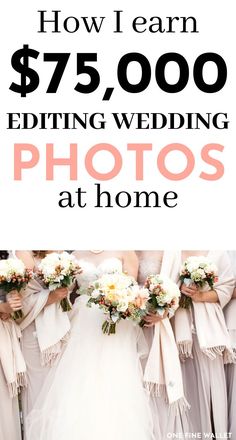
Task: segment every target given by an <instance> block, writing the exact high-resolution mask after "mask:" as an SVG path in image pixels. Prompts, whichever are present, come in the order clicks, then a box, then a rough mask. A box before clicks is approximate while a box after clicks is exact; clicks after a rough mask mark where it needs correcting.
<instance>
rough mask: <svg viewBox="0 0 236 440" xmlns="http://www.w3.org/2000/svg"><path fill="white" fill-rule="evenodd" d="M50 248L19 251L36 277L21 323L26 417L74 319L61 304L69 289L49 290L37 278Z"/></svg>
mask: <svg viewBox="0 0 236 440" xmlns="http://www.w3.org/2000/svg"><path fill="white" fill-rule="evenodd" d="M49 252H50V251H16V256H17V257H18V258H20V259H21V260H22V261H23V263H24V264H25V266H26V267H27V268H28V269H31V270H33V271H34V272H35V277H34V279H33V280H31V281H30V283H29V284H28V286H27V288H26V290H25V293H24V297H23V304H22V305H23V309H22V310H23V313H24V318H23V320H22V321H21V322H20V328H21V331H22V351H23V355H24V358H25V362H26V365H27V376H28V386H27V389H26V390H24V391H23V393H22V407H23V416H24V419H25V418H26V416H27V414H28V413H29V412H30V411H31V409H32V408H33V406H34V403H35V401H36V398H37V396H38V394H39V392H40V390H41V388H42V386H43V383H44V380H45V378H46V376H47V374H48V372H49V371H50V368H51V366H52V365H53V364H54V363H55V362H56V360H57V358H58V357H59V355H60V353H61V351H62V349H63V346H64V344H65V343H66V342H67V340H68V336H69V331H70V322H69V318H68V316H67V313H64V312H63V311H62V309H61V307H58V303H59V302H60V301H61V300H62V299H63V298H65V297H67V295H68V290H67V289H66V288H59V289H56V290H54V291H53V292H51V293H50V292H49V290H48V289H46V288H45V286H44V285H43V283H42V282H41V281H40V280H39V278H38V277H37V270H38V265H39V263H40V261H41V259H42V258H44V257H45V256H46V255H47V254H48V253H49Z"/></svg>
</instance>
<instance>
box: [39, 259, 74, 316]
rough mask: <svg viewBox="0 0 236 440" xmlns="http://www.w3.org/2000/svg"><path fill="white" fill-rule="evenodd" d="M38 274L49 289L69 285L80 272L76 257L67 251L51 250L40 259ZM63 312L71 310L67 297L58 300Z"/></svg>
mask: <svg viewBox="0 0 236 440" xmlns="http://www.w3.org/2000/svg"><path fill="white" fill-rule="evenodd" d="M38 269H39V270H38V276H39V278H40V279H41V280H42V281H43V282H44V284H45V285H46V286H47V287H48V288H49V290H50V291H53V290H56V289H58V288H60V287H69V286H70V285H71V284H72V282H73V281H74V279H75V276H76V275H77V274H79V273H81V268H80V267H79V266H78V264H77V262H76V259H75V257H74V256H73V255H70V254H68V252H62V253H60V254H59V253H56V252H52V253H51V254H48V255H47V256H46V257H45V258H43V259H42V261H41V263H40V264H39V267H38ZM60 305H61V307H62V310H63V312H68V311H70V310H71V305H70V302H69V300H68V298H63V299H62V300H61V302H60Z"/></svg>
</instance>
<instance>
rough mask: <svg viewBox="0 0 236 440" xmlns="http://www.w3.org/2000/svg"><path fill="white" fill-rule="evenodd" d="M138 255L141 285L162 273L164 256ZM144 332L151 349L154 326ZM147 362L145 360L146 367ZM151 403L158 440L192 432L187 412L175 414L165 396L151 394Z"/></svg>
mask: <svg viewBox="0 0 236 440" xmlns="http://www.w3.org/2000/svg"><path fill="white" fill-rule="evenodd" d="M137 255H138V256H139V273H138V282H139V284H140V285H143V284H144V282H145V280H146V278H147V276H148V275H152V274H159V273H160V271H161V265H162V258H161V254H160V253H158V254H157V253H156V252H155V251H144V252H137ZM144 334H145V338H146V341H147V343H148V346H149V349H150V347H151V345H152V340H153V334H154V327H151V328H144ZM145 364H146V362H145V361H143V368H144V369H145ZM150 405H151V409H152V413H153V420H154V432H155V439H156V440H166V439H167V438H175V437H170V436H174V435H175V434H176V435H179V436H180V437H179V438H184V433H186V432H190V423H189V420H188V415H187V413H185V412H183V413H182V414H181V413H180V412H179V413H178V414H177V415H176V414H174V413H173V411H172V410H171V409H170V406H169V404H168V402H167V401H166V399H165V397H164V396H162V395H160V396H159V397H156V396H150ZM181 436H183V437H181Z"/></svg>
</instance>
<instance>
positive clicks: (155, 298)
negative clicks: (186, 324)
mask: <svg viewBox="0 0 236 440" xmlns="http://www.w3.org/2000/svg"><path fill="white" fill-rule="evenodd" d="M144 287H145V288H146V289H147V290H148V293H149V296H148V301H147V304H146V314H148V313H150V312H151V313H157V314H158V315H159V316H161V317H163V316H164V314H165V312H167V313H168V316H169V317H171V316H173V315H174V313H175V311H176V310H177V308H178V306H179V297H180V290H179V288H178V286H177V284H175V283H174V282H173V281H172V280H171V279H170V278H168V277H166V276H162V275H149V276H148V277H147V279H146V281H145V284H144ZM144 324H145V320H142V321H141V323H140V325H141V327H142V326H143V325H144Z"/></svg>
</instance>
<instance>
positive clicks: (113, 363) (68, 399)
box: [26, 258, 154, 440]
mask: <svg viewBox="0 0 236 440" xmlns="http://www.w3.org/2000/svg"><path fill="white" fill-rule="evenodd" d="M79 264H80V266H81V268H82V270H83V273H82V274H81V275H80V276H78V284H79V285H80V286H81V291H85V289H86V287H87V286H88V284H89V283H90V282H91V281H93V280H95V279H96V278H97V277H99V276H100V275H101V274H103V273H107V272H112V271H114V270H119V271H121V270H122V263H121V261H120V260H119V259H117V258H109V259H105V260H104V261H103V263H101V264H99V266H95V265H94V264H92V263H90V262H88V261H84V260H81V261H79ZM87 301H88V297H87V296H86V295H81V296H80V297H79V298H78V299H77V300H76V302H75V304H74V306H73V311H72V313H71V337H70V340H69V342H68V345H67V347H66V349H65V351H64V353H63V355H62V356H61V359H60V360H59V362H58V364H57V365H56V366H54V367H52V370H51V372H50V373H49V375H48V377H47V379H46V382H45V385H44V388H43V389H42V392H41V393H40V395H39V397H38V399H37V402H36V404H35V405H34V408H33V410H32V411H31V412H30V414H29V416H28V417H27V420H26V439H27V440H66V439H70V440H78V439H81V440H91V439H98V440H110V439H111V438H112V439H113V440H121V439H122V440H131V439H137V440H154V437H153V423H152V415H151V411H150V407H149V403H148V396H147V394H146V391H145V390H144V388H143V383H142V371H141V365H140V356H143V355H144V354H145V351H146V348H147V347H146V344H145V340H144V338H143V332H142V330H141V329H140V328H139V327H137V326H134V325H133V324H132V323H131V322H128V321H122V322H120V323H119V324H118V325H117V331H116V334H115V335H110V336H108V335H104V334H103V333H102V329H101V327H102V323H103V321H104V315H103V313H102V312H101V310H99V309H98V308H97V307H96V306H94V307H92V308H88V307H87V305H86V304H87Z"/></svg>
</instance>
